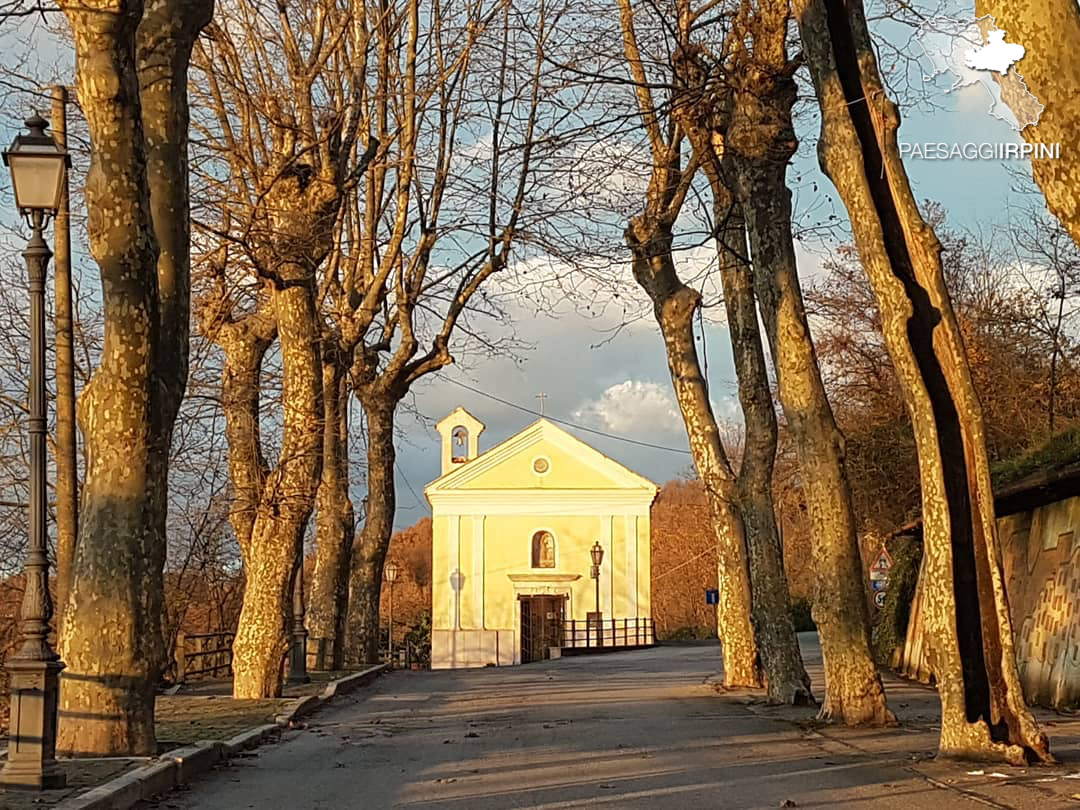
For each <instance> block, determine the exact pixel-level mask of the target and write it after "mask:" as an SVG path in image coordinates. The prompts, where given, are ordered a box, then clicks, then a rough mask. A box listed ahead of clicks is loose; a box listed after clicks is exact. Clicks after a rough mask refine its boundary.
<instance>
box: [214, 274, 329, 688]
mask: <svg viewBox="0 0 1080 810" xmlns="http://www.w3.org/2000/svg"><path fill="white" fill-rule="evenodd" d="M273 286H274V289H273V301H274V314H275V318H276V321H277V331H278V341H279V344H280V346H281V358H282V405H283V411H284V415H283V420H282V421H283V426H282V443H281V452H280V454H279V456H278V464H277V467H276V468H275V469H274V470H273V471H272V472H271V473H270V474H269V475H268V476H267V477H266V481H265V482H264V484H263V487H262V493H261V496H260V498H259V505H258V508H257V509H256V511H255V519H254V523H253V525H252V527H251V536H250V539H249V540H248V542H247V543H245V544H242V545H241V551H242V552H243V555H244V577H245V585H244V600H243V605H242V607H241V609H240V620H239V623H238V626H237V630H236V638H235V639H234V641H233V697H235V698H267V697H277V696H279V695H280V694H281V688H282V685H283V671H282V663H283V661H284V657H285V653H286V652H287V651H288V648H289V637H288V625H287V621H288V617H289V615H290V613H291V610H292V608H291V605H292V582H293V575H294V572H295V568H296V566H297V565H298V564H299V561H300V559H301V558H302V554H303V540H304V529H305V527H306V526H307V522H308V519H309V518H310V517H311V511H312V508H313V506H314V503H315V493H316V491H317V489H318V485H319V477H320V474H321V470H322V442H323V436H322V431H320V430H318V429H314V430H313V429H312V426H314V425H318V424H320V422H321V420H322V417H323V389H322V362H321V360H320V354H321V353H320V351H319V336H320V329H321V324H320V318H319V315H318V312H317V311H316V308H315V289H314V274H313V271H312V270H311V269H310V267H308V266H304V265H286V266H284V267H283V268H282V269H281V271H280V272H279V275H278V278H277V279H276V280H275V282H274V285H273Z"/></svg>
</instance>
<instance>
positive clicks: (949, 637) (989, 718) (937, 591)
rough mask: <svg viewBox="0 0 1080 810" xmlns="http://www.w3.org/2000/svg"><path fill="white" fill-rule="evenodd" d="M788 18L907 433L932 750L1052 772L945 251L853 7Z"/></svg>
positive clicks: (805, 6)
mask: <svg viewBox="0 0 1080 810" xmlns="http://www.w3.org/2000/svg"><path fill="white" fill-rule="evenodd" d="M795 9H796V14H797V17H798V22H799V28H800V32H801V34H802V41H803V45H804V47H805V53H806V56H807V61H808V63H809V66H810V70H811V74H812V76H813V79H814V84H815V87H816V90H817V95H818V99H819V103H820V106H821V112H822V134H821V143H820V146H819V156H820V158H821V162H822V166H823V168H824V169H825V171H826V172H827V173H828V175H829V177H830V178H831V179H832V181H833V183H834V184H835V185H836V187H837V190H838V191H839V193H840V196H841V197H842V198H843V200H844V203H845V205H846V206H847V209H848V215H849V217H850V219H851V223H852V230H853V232H854V234H855V241H856V245H857V247H858V250H859V255H860V257H861V259H862V262H863V265H864V267H865V268H866V270H867V273H868V275H869V277H870V280H871V283H872V285H873V287H874V293H875V295H876V297H877V300H878V305H879V308H880V310H881V316H882V326H883V332H884V336H885V341H886V345H887V346H888V349H889V353H890V355H891V357H892V359H893V362H894V364H895V365H896V369H897V376H898V378H899V380H900V384H901V386H902V389H903V392H904V398H905V401H906V403H907V406H908V410H909V412H910V414H911V420H912V425H913V429H914V433H915V439H916V446H917V449H918V456H919V473H920V478H921V482H922V492H923V526H924V553H925V555H926V556H925V560H926V563H925V565H926V568H925V574H926V577H925V582H926V590H925V592H924V608H923V610H924V622H925V624H926V627H927V631H928V635H929V638H930V640H931V645H932V649H931V656H932V661H933V667H934V672H935V675H936V676H937V679H938V693H939V695H940V697H941V710H942V725H941V740H940V750H941V752H942V753H943V754H948V755H955V756H964V757H975V758H987V757H1000V758H1005V759H1008V760H1009V761H1012V762H1023V761H1024V760H1034V759H1042V760H1049V759H1051V756H1050V752H1049V744H1048V741H1047V739H1046V736H1045V735H1044V734H1043V733H1042V732H1041V731H1040V730H1039V727H1038V725H1037V723H1036V722H1035V719H1034V717H1033V715H1032V714H1031V712H1030V711H1029V710H1028V708H1027V707H1026V706H1025V704H1024V697H1023V693H1022V691H1021V687H1020V682H1019V677H1018V674H1017V669H1016V660H1015V657H1014V653H1013V636H1012V625H1011V621H1010V617H1009V608H1008V603H1007V601H1006V598H1005V586H1004V580H1003V576H1002V567H1001V553H1000V547H999V545H998V541H997V529H996V522H995V519H994V507H993V495H992V492H991V488H990V475H989V465H988V462H987V456H986V445H985V438H984V430H983V422H982V413H981V410H980V407H979V403H978V399H977V397H976V395H975V391H974V388H973V386H972V382H971V377H970V373H969V370H968V366H967V360H966V356H965V353H964V346H963V343H962V339H961V336H960V332H959V329H958V327H957V323H956V318H955V315H954V313H953V310H952V306H951V303H950V301H949V296H948V293H947V291H946V288H945V283H944V278H943V275H942V270H941V260H940V251H941V246H940V243H939V242H938V241H937V238H936V237H935V235H934V233H933V230H932V229H931V228H930V227H929V226H928V225H927V224H926V222H925V221H924V220H923V219H922V217H921V215H920V213H919V210H918V207H917V205H916V203H915V198H914V196H913V195H912V193H911V188H910V185H909V184H908V180H907V175H906V173H905V171H904V166H903V163H902V161H901V160H900V157H899V150H898V147H897V141H896V131H897V129H898V127H899V124H900V115H899V112H898V110H897V108H896V106H895V105H894V104H893V103H892V102H891V101H890V100H889V99H888V97H887V96H886V94H885V88H884V86H883V85H882V82H881V77H880V74H879V72H878V69H877V64H876V61H875V58H874V51H873V47H872V44H871V40H870V36H869V33H868V31H867V28H866V20H865V17H864V12H863V8H862V3H861V2H858V0H846V2H845V0H796V3H795ZM867 99H872V100H873V102H872V103H870V104H868V103H867Z"/></svg>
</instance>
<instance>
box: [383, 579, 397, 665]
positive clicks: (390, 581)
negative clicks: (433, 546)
mask: <svg viewBox="0 0 1080 810" xmlns="http://www.w3.org/2000/svg"><path fill="white" fill-rule="evenodd" d="M399 572H400V569H399V568H398V564H397V563H396V562H394V561H393V560H391V561H390V562H388V563H387V564H386V567H385V568H383V577H384V578H385V579H386V584H387V585H389V586H390V593H389V594H388V597H389V601H390V605H389V608H390V610H389V613H390V615H389V619H390V620H389V621H388V622H387V625H388V626H387V628H386V635H387V643H388V644H389V647H390V655H389V656H388V657H389V659H390V666H393V665H394V583H395V582H397V578H398V573H399Z"/></svg>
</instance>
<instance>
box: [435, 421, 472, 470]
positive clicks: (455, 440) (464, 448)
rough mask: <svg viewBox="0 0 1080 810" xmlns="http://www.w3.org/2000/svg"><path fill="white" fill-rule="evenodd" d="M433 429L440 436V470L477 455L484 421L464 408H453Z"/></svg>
mask: <svg viewBox="0 0 1080 810" xmlns="http://www.w3.org/2000/svg"><path fill="white" fill-rule="evenodd" d="M435 429H436V430H437V431H439V435H440V436H441V437H442V472H441V473H440V475H446V473H448V472H450V470H452V469H454V468H455V467H459V466H461V465H462V464H464V463H465V462H467V461H472V460H473V459H474V458H476V457H477V456H478V455H479V439H480V434H481V433H483V432H484V423H483V422H481V421H480V420H479V419H477V418H476V417H475V416H473V415H472V414H471V413H469V412H468V411H467V410H465V409H464V408H460V407H459V408H455V409H454V411H453V412H452V413H451V414H450V415H449V416H447V417H445V418H443V419H442V421H440V422H439V423H438V424H437V425H435Z"/></svg>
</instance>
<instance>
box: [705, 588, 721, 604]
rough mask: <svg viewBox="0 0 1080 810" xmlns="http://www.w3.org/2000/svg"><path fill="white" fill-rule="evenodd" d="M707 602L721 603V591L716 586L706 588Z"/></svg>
mask: <svg viewBox="0 0 1080 810" xmlns="http://www.w3.org/2000/svg"><path fill="white" fill-rule="evenodd" d="M705 604H706V605H719V604H720V591H719V590H717V589H716V588H706V589H705Z"/></svg>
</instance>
